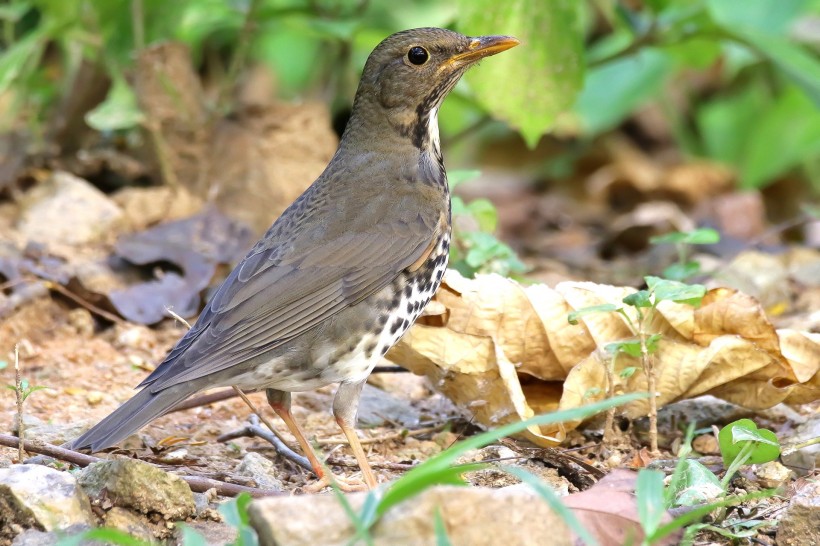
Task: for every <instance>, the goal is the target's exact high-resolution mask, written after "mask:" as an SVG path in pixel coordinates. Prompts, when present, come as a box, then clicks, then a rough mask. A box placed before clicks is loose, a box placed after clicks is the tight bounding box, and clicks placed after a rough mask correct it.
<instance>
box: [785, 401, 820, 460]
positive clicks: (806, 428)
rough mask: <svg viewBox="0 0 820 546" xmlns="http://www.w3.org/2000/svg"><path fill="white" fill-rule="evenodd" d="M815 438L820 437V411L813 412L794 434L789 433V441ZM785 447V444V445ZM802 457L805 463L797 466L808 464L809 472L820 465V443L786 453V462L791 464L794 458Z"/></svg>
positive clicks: (799, 441)
mask: <svg viewBox="0 0 820 546" xmlns="http://www.w3.org/2000/svg"><path fill="white" fill-rule="evenodd" d="M813 438H820V413H817V412H814V413H812V414H811V415H810V416H809V418H808V419H806V421H805V422H804V423H803V424H801V425H799V426H798V427H797V428H796V429H795V430H794V432H793V433H792V434H789V438H788V441H789V442H788V443H789V444H790V445H791V444H801V443H803V442H806V441H808V440H811V439H813ZM784 447H785V446H784ZM798 457H799V458H800V459H802V461H803V464H802V465H800V464H798V465H796V466H808V467H809V468H807V471H808V472H811V470H813V469H814V468H817V467H820V444H814V445H810V446H807V447H804V448H802V449H800V450H799V451H797V452H794V453H788V454H787V455H785V458H784V462H786V463H787V464H791V462H792V460H795V459H797V458H798Z"/></svg>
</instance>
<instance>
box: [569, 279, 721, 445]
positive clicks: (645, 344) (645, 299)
mask: <svg viewBox="0 0 820 546" xmlns="http://www.w3.org/2000/svg"><path fill="white" fill-rule="evenodd" d="M644 281H645V282H646V289H645V290H638V291H637V292H634V293H632V294H629V295H628V296H626V297H625V298H623V300H622V303H623V304H624V305H616V304H614V303H604V304H600V305H592V306H589V307H583V308H581V309H577V310H575V311H573V312H571V313H570V314H569V315H568V316H567V320H568V321H569V322H570V324H577V323H578V322H579V321H580V320H581V319H582V318H583V317H584V316H586V315H591V314H595V313H618V314H620V315H621V316H622V317H623V318H624V319H625V320H626V323H627V324H628V325H629V328H630V330H632V332H633V333H634V334H635V337H634V338H632V339H621V340H618V341H613V342H611V343H608V344H607V345H605V346H604V350H605V351H606V352H607V353H608V354H609V355H611V358H610V359H609V362H608V364H607V366H606V373H607V383H608V384H607V392H608V394H609V395H610V396H611V394H612V392H613V391H614V376H615V373H614V370H615V363H616V359H617V358H618V356H619V355H621V354H626V355H628V356H630V357H633V358H639V359H640V360H641V366H642V367H643V370H644V373H645V374H646V380H647V388H648V390H649V395H650V398H649V443H650V449H651V450H652V452H653V453H657V452H658V429H657V411H658V410H657V405H656V401H655V397H656V392H657V390H656V388H655V374H654V371H653V365H652V357H653V356H654V355H655V354H656V353H657V352H658V350H659V348H660V342H661V338H662V336H661V334H659V333H652V332H648V331H647V326H648V325H649V324H651V323H652V319H653V317H654V314H655V312H656V310H657V306H658V304H660V303H661V302H664V301H671V302H675V303H682V304H686V305H692V306H698V305H700V302H701V301H702V300H703V296H705V295H706V287H705V286H703V285H700V284H686V283H682V282H679V281H673V280H667V279H661V278H660V277H652V276H647V277H644ZM627 307H631V308H632V309H633V310H632V312H628V310H627ZM635 371H636V368H635V367H634V366H630V367H627V368H625V369H624V370H623V371H621V372H620V373H619V376H620V377H621V378H624V379H627V378H629V377H631V376H632V375H633V374H634V373H635ZM587 394H589V393H587ZM613 422H614V412H613V411H612V410H611V411H610V412H609V413H608V414H607V422H606V425H605V427H604V442H606V441H608V439H609V436H610V434H611V430H612V423H613Z"/></svg>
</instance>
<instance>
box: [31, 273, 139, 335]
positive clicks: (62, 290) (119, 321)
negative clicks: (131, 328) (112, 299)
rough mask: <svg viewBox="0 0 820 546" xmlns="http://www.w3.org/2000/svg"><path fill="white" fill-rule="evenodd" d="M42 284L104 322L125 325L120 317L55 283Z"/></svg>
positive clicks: (44, 282) (45, 282) (46, 282)
mask: <svg viewBox="0 0 820 546" xmlns="http://www.w3.org/2000/svg"><path fill="white" fill-rule="evenodd" d="M43 284H44V285H45V287H46V288H48V289H49V290H54V291H55V292H59V293H60V294H62V295H63V296H65V297H67V298H68V299H70V300H71V301H73V302H74V303H77V304H79V305H81V306H82V307H85V308H86V309H88V310H89V311H91V312H92V313H95V314H97V315H100V316H101V317H102V318H104V319H106V320H110V321H111V322H114V323H116V324H120V325H124V324H126V322H125V321H124V320H122V319H121V318H120V317H118V316H117V315H115V314H113V313H109V312H108V311H106V310H104V309H100V308H99V307H97V306H96V305H94V304H93V303H89V302H87V301H85V300H84V299H83V298H81V297H80V296H78V295H77V294H74V293H73V292H71V291H70V290H68V289H66V288H65V287H64V286H62V285H60V284H57V283H56V282H51V281H43Z"/></svg>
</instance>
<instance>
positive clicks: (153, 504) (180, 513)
mask: <svg viewBox="0 0 820 546" xmlns="http://www.w3.org/2000/svg"><path fill="white" fill-rule="evenodd" d="M78 480H79V482H80V484H81V485H82V486H83V488H84V489H85V490H86V492H87V493H88V494H89V495H91V496H93V497H100V496H102V495H103V494H105V495H106V496H107V498H109V499H111V500H112V501H113V502H114V504H115V505H116V506H121V507H123V508H131V509H133V510H136V511H138V512H142V513H143V514H147V513H149V512H156V513H158V514H161V515H162V516H163V517H164V518H165V519H167V520H180V519H185V518H187V517H190V516H192V515H193V514H194V512H195V506H194V496H193V493H192V492H191V488H190V487H189V486H188V484H187V483H185V481H184V480H182V478H180V477H179V476H176V475H174V474H170V473H168V472H165V471H164V470H162V469H160V468H157V467H156V466H154V465H151V464H148V463H146V462H143V461H138V460H134V459H117V460H113V461H101V462H99V463H93V464H91V465H89V466H88V467H86V468H85V469H83V470H82V472H80V474H79V477H78ZM104 492H105V493H104Z"/></svg>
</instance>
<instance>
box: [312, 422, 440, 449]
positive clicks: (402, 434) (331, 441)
mask: <svg viewBox="0 0 820 546" xmlns="http://www.w3.org/2000/svg"><path fill="white" fill-rule="evenodd" d="M444 426H446V425H439V426H436V427H427V428H419V429H416V430H402V431H399V432H393V433H391V434H385V435H384V436H377V437H375V438H362V439H360V440H359V443H361V444H362V445H364V444H378V443H381V442H389V441H391V440H401V439H402V438H408V437H413V436H422V435H424V434H429V433H430V432H437V431H439V430H441V429H442V428H444ZM316 443H317V444H319V445H320V446H335V445H347V444H348V442H347V440H343V439H340V438H339V439H336V438H324V439H319V438H317V439H316Z"/></svg>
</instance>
